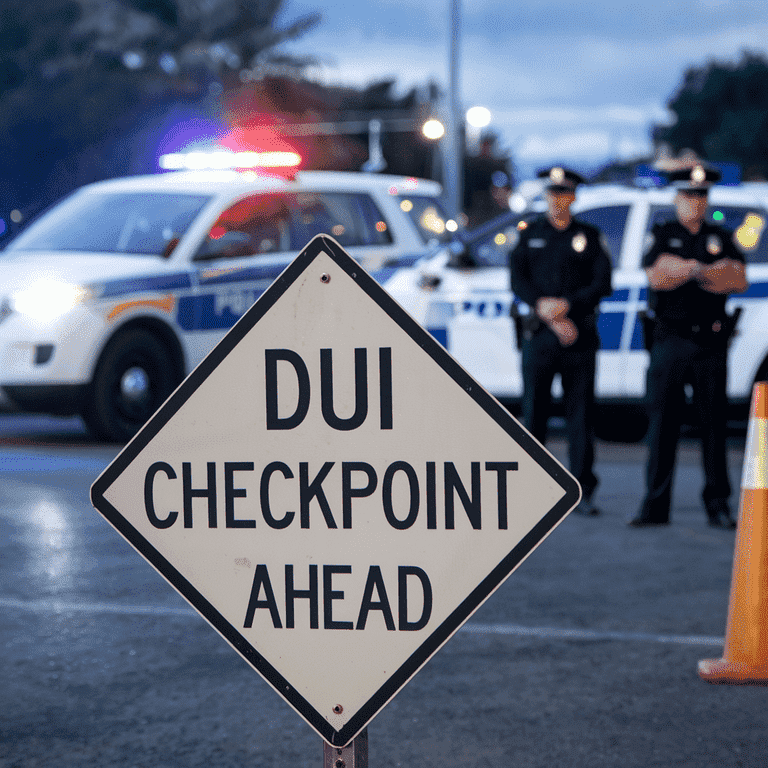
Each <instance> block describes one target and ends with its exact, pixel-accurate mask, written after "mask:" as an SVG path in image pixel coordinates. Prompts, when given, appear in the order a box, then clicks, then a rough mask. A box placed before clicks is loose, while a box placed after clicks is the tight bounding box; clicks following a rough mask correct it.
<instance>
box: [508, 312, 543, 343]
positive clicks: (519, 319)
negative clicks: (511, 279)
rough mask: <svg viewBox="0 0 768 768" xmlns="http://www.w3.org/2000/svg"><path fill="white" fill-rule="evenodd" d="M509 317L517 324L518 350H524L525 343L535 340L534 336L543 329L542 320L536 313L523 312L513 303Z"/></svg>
mask: <svg viewBox="0 0 768 768" xmlns="http://www.w3.org/2000/svg"><path fill="white" fill-rule="evenodd" d="M509 316H510V317H511V318H512V322H513V323H514V324H515V338H516V340H517V348H518V349H522V348H523V342H524V341H529V340H530V339H531V338H533V334H534V333H536V331H538V330H539V328H541V325H542V323H541V318H540V317H539V316H538V315H536V314H535V313H534V312H525V313H524V312H521V311H520V307H519V305H517V304H515V303H512V305H511V306H510V308H509Z"/></svg>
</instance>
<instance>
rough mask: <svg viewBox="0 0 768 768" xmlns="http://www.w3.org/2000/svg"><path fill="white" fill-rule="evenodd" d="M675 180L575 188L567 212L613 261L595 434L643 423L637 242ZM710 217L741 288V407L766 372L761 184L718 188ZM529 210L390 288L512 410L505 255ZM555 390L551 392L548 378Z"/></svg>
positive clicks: (734, 358) (517, 379)
mask: <svg viewBox="0 0 768 768" xmlns="http://www.w3.org/2000/svg"><path fill="white" fill-rule="evenodd" d="M673 198H674V190H673V189H672V188H669V187H667V188H639V187H632V186H619V185H615V186H614V185H610V186H609V185H600V186H593V187H589V186H583V187H580V188H579V189H578V191H577V196H576V201H575V203H574V205H573V207H572V212H573V214H574V216H575V217H576V218H578V219H580V220H582V221H584V222H587V223H589V224H593V225H595V226H597V227H599V228H600V229H601V230H602V232H603V233H604V235H605V238H606V241H607V245H608V248H609V251H610V254H611V259H612V262H613V278H612V281H613V294H612V295H611V296H610V297H608V298H606V299H604V300H603V301H602V302H601V305H600V318H599V333H600V341H601V348H600V351H599V353H598V368H597V381H596V395H597V401H598V404H599V421H598V425H597V431H598V435H599V436H601V437H604V438H606V439H623V440H637V439H639V438H640V437H642V435H643V433H644V431H645V428H646V422H645V412H644V408H643V405H642V403H643V397H644V393H645V374H646V370H647V367H648V362H649V354H648V352H647V351H646V349H645V345H644V334H643V313H644V312H645V310H646V309H647V296H648V291H647V278H646V275H645V272H644V270H643V269H642V266H641V264H642V255H643V249H644V243H645V242H646V240H647V235H648V234H649V233H650V231H651V228H652V227H653V226H654V225H655V224H657V223H659V222H662V221H665V220H670V219H671V218H673V217H674V204H673ZM708 217H709V220H710V221H714V222H716V223H718V224H720V225H723V226H725V227H726V228H727V229H729V230H731V231H733V233H734V240H735V242H736V244H737V245H738V247H739V248H740V249H741V251H742V252H743V253H744V255H745V258H746V264H747V277H748V280H749V282H750V287H749V289H748V290H747V291H746V293H743V294H738V295H733V296H731V298H730V299H729V301H728V305H727V310H728V311H729V312H730V313H733V312H734V311H735V310H736V311H739V312H740V317H739V320H738V324H737V329H736V334H735V335H734V337H733V338H732V341H731V346H730V351H729V356H728V363H729V370H728V395H729V400H730V402H731V403H732V404H733V405H734V410H736V411H737V412H738V411H743V410H744V409H743V406H744V405H746V404H747V403H748V402H749V399H750V396H751V392H752V387H753V384H754V382H755V381H759V380H764V379H766V378H768V237H767V236H766V226H767V225H768V184H762V183H743V184H740V185H735V186H725V185H722V186H720V185H718V186H715V187H713V188H712V189H711V190H710V193H709V210H708ZM526 218H527V217H522V216H520V215H515V214H512V213H510V214H504V215H503V216H502V217H500V218H499V219H496V220H494V221H493V222H489V223H487V224H486V225H483V226H481V227H478V228H477V229H476V230H474V232H473V233H471V234H470V235H469V236H468V237H467V236H466V235H465V236H464V237H463V238H461V239H457V240H455V241H454V242H453V243H452V244H450V245H449V246H447V247H443V248H439V249H436V250H435V251H434V252H433V253H432V254H431V255H430V256H428V257H425V258H424V259H422V260H421V261H419V262H418V263H417V264H415V265H413V266H412V267H411V268H408V269H403V270H400V271H399V272H398V273H397V274H395V275H394V276H393V277H392V279H390V280H389V282H387V283H386V284H385V287H386V288H387V290H388V291H389V292H390V293H391V294H392V295H393V296H394V297H395V298H396V299H397V300H398V301H399V302H400V303H401V304H403V305H404V307H405V308H406V309H407V310H408V311H409V312H410V313H411V314H412V315H413V316H414V317H415V318H416V319H417V320H418V321H419V322H420V323H422V324H423V325H424V326H425V327H426V328H427V329H428V330H429V331H430V332H431V333H432V334H433V335H434V336H435V337H436V338H437V339H438V340H439V341H441V342H442V343H443V344H444V345H445V346H446V348H447V349H448V350H449V351H450V353H451V354H452V355H453V356H454V357H456V358H457V359H458V361H459V362H460V363H461V364H462V365H463V366H464V367H465V368H466V369H467V370H468V371H469V372H470V373H471V374H472V375H473V376H474V377H475V378H476V379H477V380H478V381H479V382H480V383H481V384H482V385H483V386H484V387H485V388H486V389H488V390H489V391H490V392H491V393H492V394H494V395H495V396H496V397H498V398H499V399H500V400H502V401H503V402H507V403H509V404H511V405H512V406H514V404H515V403H517V402H519V400H520V398H521V395H522V386H523V384H522V372H521V365H520V352H519V349H518V346H517V339H516V335H515V323H514V321H513V319H512V318H511V317H510V310H511V309H512V310H513V312H514V311H525V310H526V309H527V308H526V307H524V306H521V305H520V302H519V300H517V299H516V298H515V297H514V296H513V295H512V293H511V292H510V287H509V270H508V256H509V252H510V250H511V248H512V246H513V244H514V242H515V238H516V232H517V228H518V227H524V226H525V221H526ZM554 393H555V395H556V396H557V395H558V394H559V382H558V381H557V379H556V381H555V385H554Z"/></svg>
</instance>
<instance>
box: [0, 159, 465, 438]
mask: <svg viewBox="0 0 768 768" xmlns="http://www.w3.org/2000/svg"><path fill="white" fill-rule="evenodd" d="M440 192H441V190H440V187H439V186H438V185H437V184H435V183H434V182H429V181H422V180H416V179H409V178H404V177H395V176H385V175H374V174H361V173H336V172H309V171H305V172H298V173H296V174H293V175H292V176H290V177H280V176H276V175H271V174H267V175H265V174H263V173H256V172H254V171H247V170H246V171H235V170H212V171H178V172H172V173H164V174H158V175H154V176H144V177H138V176H137V177H132V178H125V179H117V180H112V181H105V182H100V183H97V184H92V185H89V186H86V187H83V188H82V189H80V190H78V191H76V192H75V193H73V194H72V195H71V196H69V197H68V198H66V199H65V200H63V201H62V202H60V203H59V204H57V205H56V206H54V207H53V208H52V209H51V210H50V211H49V212H48V213H46V214H44V215H43V216H42V217H41V218H39V219H38V220H37V221H36V222H34V223H33V224H31V225H30V226H29V227H28V228H27V229H25V230H24V231H23V232H22V233H21V234H20V235H18V236H17V237H16V238H15V239H14V240H12V241H11V242H10V244H9V245H8V246H7V247H6V248H5V249H4V250H3V251H2V252H0V395H1V397H0V400H2V401H3V402H2V405H4V406H5V407H6V408H13V409H17V410H22V411H28V412H40V413H51V414H59V415H72V414H81V415H82V417H83V419H84V421H85V423H86V424H87V426H88V427H89V429H90V430H91V431H92V432H93V433H94V434H95V435H97V436H99V437H101V438H105V439H110V440H115V441H124V440H126V439H128V438H130V437H131V436H132V435H133V434H134V433H135V432H136V431H137V430H138V428H139V427H140V426H141V425H142V424H143V423H144V422H145V421H146V419H147V418H148V417H149V416H150V415H151V414H152V413H153V412H154V411H155V410H156V409H157V407H158V406H159V405H160V404H161V403H162V402H163V401H164V399H165V398H166V397H167V396H168V395H169V394H170V393H171V391H172V390H173V389H174V388H175V387H176V385H177V384H179V383H180V382H181V381H182V379H183V378H184V376H185V375H186V374H187V373H189V371H190V370H191V369H192V368H193V367H194V366H195V365H197V363H199V362H200V360H201V359H202V358H203V357H204V356H205V355H206V354H207V353H208V351H209V350H210V349H211V348H212V347H213V346H214V344H215V343H216V342H217V341H218V340H219V339H220V338H221V337H222V336H223V335H224V333H225V332H226V331H227V330H228V329H229V328H230V327H231V326H232V325H234V323H235V322H236V321H237V319H238V318H239V317H240V316H241V315H242V314H243V312H245V310H246V309H248V308H249V307H250V306H251V304H252V303H253V302H254V300H255V299H256V298H257V297H258V296H259V295H260V294H261V293H262V292H263V291H264V290H265V289H266V288H267V286H269V285H270V284H271V283H272V281H273V280H274V279H275V278H276V277H277V275H278V274H280V272H282V270H283V269H284V268H285V267H286V266H287V265H288V264H289V263H290V262H291V261H292V259H293V258H294V257H295V256H296V255H297V254H298V252H299V251H300V250H301V249H302V248H303V247H304V246H306V244H307V243H308V242H309V241H310V240H311V239H312V237H314V236H315V235H316V234H319V233H325V234H330V235H331V236H333V237H334V238H335V239H336V240H337V241H338V242H339V243H340V244H341V245H342V246H343V247H344V248H345V249H346V250H347V251H348V252H349V253H350V254H351V255H352V256H353V257H355V258H356V259H358V260H359V261H360V263H361V264H363V265H364V266H365V267H366V268H367V269H368V270H369V271H371V272H372V273H373V274H374V276H376V275H377V274H379V275H382V276H388V275H389V274H391V272H392V269H393V267H392V266H391V265H393V264H395V263H402V261H403V260H405V262H406V263H413V261H415V260H416V258H417V257H418V256H419V255H421V254H422V253H423V252H424V251H425V250H426V249H427V245H428V244H429V243H431V242H434V241H435V240H439V239H440V238H444V237H445V236H446V235H448V234H449V233H448V231H447V230H446V224H448V226H449V227H450V222H446V218H445V216H444V213H443V209H442V208H441V205H440V203H439V200H438V197H439V195H440ZM377 270H380V271H378V272H377Z"/></svg>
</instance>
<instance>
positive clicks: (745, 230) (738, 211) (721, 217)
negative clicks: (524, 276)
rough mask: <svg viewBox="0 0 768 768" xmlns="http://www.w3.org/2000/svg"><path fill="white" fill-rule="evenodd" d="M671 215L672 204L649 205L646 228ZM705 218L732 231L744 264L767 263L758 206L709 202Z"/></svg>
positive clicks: (766, 218)
mask: <svg viewBox="0 0 768 768" xmlns="http://www.w3.org/2000/svg"><path fill="white" fill-rule="evenodd" d="M674 218H675V209H674V207H673V206H671V205H659V206H653V207H652V208H651V215H650V216H649V217H648V229H649V230H650V229H651V228H652V227H654V226H655V225H657V224H665V223H667V222H669V221H673V220H674ZM707 221H709V223H710V224H718V225H719V226H721V227H723V228H725V229H727V230H728V231H729V232H733V241H734V243H736V246H737V247H738V248H739V250H740V251H741V252H742V253H743V254H744V258H745V260H746V262H747V263H748V264H767V263H768V238H766V236H765V229H766V224H767V223H768V215H766V212H765V211H764V210H763V209H762V208H749V207H747V206H743V205H710V207H709V208H708V209H707Z"/></svg>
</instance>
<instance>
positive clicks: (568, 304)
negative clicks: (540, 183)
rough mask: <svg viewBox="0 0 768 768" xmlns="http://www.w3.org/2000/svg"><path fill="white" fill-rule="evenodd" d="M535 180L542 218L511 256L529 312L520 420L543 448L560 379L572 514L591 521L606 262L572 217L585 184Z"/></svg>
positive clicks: (566, 175) (596, 238) (515, 282)
mask: <svg viewBox="0 0 768 768" xmlns="http://www.w3.org/2000/svg"><path fill="white" fill-rule="evenodd" d="M539 178H543V179H545V180H546V192H545V194H546V200H547V213H546V215H544V216H541V217H539V218H537V219H534V220H533V221H531V222H529V223H526V224H524V225H522V226H521V227H520V228H519V229H518V235H519V239H518V241H517V243H516V245H515V247H514V248H513V249H512V251H511V253H510V283H511V288H512V292H513V293H514V294H515V296H516V297H517V298H518V299H520V300H521V301H522V302H524V303H525V304H526V305H528V308H529V312H528V314H527V315H523V316H519V317H518V320H517V322H516V326H517V327H518V333H519V336H518V340H519V341H520V343H521V346H522V369H523V403H522V407H523V419H524V422H525V424H526V426H527V427H528V429H529V430H530V431H531V432H532V433H533V435H534V436H535V437H536V438H537V439H538V440H539V441H541V442H542V443H543V442H544V441H545V440H546V437H547V425H548V421H549V416H550V413H551V410H552V408H551V406H552V395H551V390H552V381H553V379H554V376H555V374H556V373H559V374H560V376H561V380H562V385H563V405H564V408H565V421H566V432H567V437H568V444H569V464H570V469H571V472H572V473H573V475H574V476H575V477H576V479H577V480H578V481H579V483H580V484H581V488H582V499H581V501H580V502H579V505H578V506H577V508H576V510H575V511H576V512H577V513H579V514H585V515H596V514H598V510H597V508H596V507H595V505H594V504H593V502H592V498H593V495H594V492H595V489H596V488H597V484H598V479H597V477H596V476H595V473H594V470H593V467H594V459H595V452H594V391H595V369H596V360H597V350H598V348H599V346H600V341H599V337H598V334H597V313H598V304H599V303H600V299H601V298H603V297H604V296H609V295H610V294H611V260H610V257H609V255H608V252H607V249H606V247H605V245H604V243H603V240H602V236H601V233H600V231H599V230H598V229H596V228H595V227H593V226H591V225H589V224H586V223H584V222H580V221H579V220H578V219H577V218H574V217H573V216H572V215H571V205H572V204H573V202H574V200H575V197H576V187H577V185H578V184H581V183H583V182H584V179H583V178H582V177H581V176H579V175H578V174H577V173H574V172H573V171H570V170H567V169H564V168H560V167H554V168H551V169H549V170H547V171H542V172H541V173H539ZM513 306H517V305H513ZM520 336H522V339H521V338H520Z"/></svg>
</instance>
